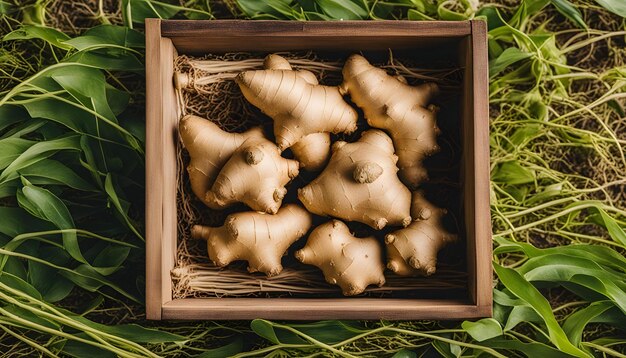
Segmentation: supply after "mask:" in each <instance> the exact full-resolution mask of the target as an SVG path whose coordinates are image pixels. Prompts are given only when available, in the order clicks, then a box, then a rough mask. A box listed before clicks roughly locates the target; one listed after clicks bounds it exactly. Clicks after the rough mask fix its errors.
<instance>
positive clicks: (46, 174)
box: [19, 159, 95, 191]
mask: <svg viewBox="0 0 626 358" xmlns="http://www.w3.org/2000/svg"><path fill="white" fill-rule="evenodd" d="M19 174H20V175H22V176H24V177H26V178H28V180H29V181H30V182H31V183H33V184H37V185H42V184H46V185H64V186H68V187H70V188H73V189H77V190H83V191H93V190H95V187H94V186H93V185H91V184H89V183H88V182H86V181H85V180H84V179H83V178H82V177H80V176H79V175H78V174H76V173H75V172H74V171H73V170H72V169H70V168H68V167H67V166H65V165H64V164H62V163H61V162H59V161H56V160H53V159H44V160H42V161H40V162H37V163H35V164H33V165H30V166H28V167H26V168H24V169H21V170H20V171H19Z"/></svg>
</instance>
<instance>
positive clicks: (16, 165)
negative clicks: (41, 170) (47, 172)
mask: <svg viewBox="0 0 626 358" xmlns="http://www.w3.org/2000/svg"><path fill="white" fill-rule="evenodd" d="M79 149H80V143H79V137H78V136H75V135H70V136H67V137H62V138H59V139H54V140H48V141H42V142H37V143H36V144H33V145H32V146H30V147H29V148H28V149H26V150H25V151H24V152H23V153H21V154H20V155H19V156H18V157H17V158H15V159H14V160H13V161H12V162H11V164H9V165H8V166H7V167H6V168H5V169H4V171H2V174H0V182H3V181H5V180H7V178H12V177H13V176H14V175H15V173H16V172H17V171H19V170H21V169H23V168H26V167H28V166H30V165H33V164H34V163H37V162H38V161H41V160H43V159H46V158H48V157H49V156H51V155H53V154H54V153H56V152H58V151H60V150H79Z"/></svg>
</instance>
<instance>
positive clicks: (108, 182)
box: [104, 173, 144, 240]
mask: <svg viewBox="0 0 626 358" xmlns="http://www.w3.org/2000/svg"><path fill="white" fill-rule="evenodd" d="M104 190H105V191H106V193H107V194H108V195H109V199H110V200H111V202H112V203H113V206H114V207H115V209H117V211H118V213H119V214H120V215H121V216H122V217H123V218H124V222H126V225H128V227H129V228H130V229H131V231H132V232H133V233H134V234H135V235H137V237H138V238H139V239H141V240H144V238H143V236H142V235H141V234H140V233H139V231H137V229H136V228H135V226H134V225H133V224H132V222H131V221H130V218H129V217H128V213H127V209H125V208H124V207H123V206H122V202H121V201H120V199H119V197H118V196H117V193H116V191H115V188H114V187H113V179H112V178H111V174H110V173H109V174H107V176H106V179H105V181H104Z"/></svg>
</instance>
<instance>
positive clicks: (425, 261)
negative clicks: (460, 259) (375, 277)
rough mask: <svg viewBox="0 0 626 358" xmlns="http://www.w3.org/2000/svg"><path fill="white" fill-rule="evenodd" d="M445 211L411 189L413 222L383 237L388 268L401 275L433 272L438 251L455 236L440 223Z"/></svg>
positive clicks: (454, 239)
mask: <svg viewBox="0 0 626 358" xmlns="http://www.w3.org/2000/svg"><path fill="white" fill-rule="evenodd" d="M446 213H447V210H446V209H442V208H438V207H436V206H435V205H433V204H432V203H430V202H429V201H428V200H426V199H425V198H424V195H423V194H422V192H420V191H418V192H414V193H413V199H412V205H411V214H412V216H413V218H414V219H415V221H414V222H412V223H411V224H410V225H409V226H407V227H405V228H403V229H400V230H398V231H394V232H392V233H390V234H388V235H387V236H386V237H385V244H386V245H387V268H389V269H390V270H391V271H393V272H395V273H396V274H398V275H401V276H416V275H421V276H430V275H432V274H434V273H435V271H436V267H437V253H438V252H439V250H441V249H442V248H443V247H444V246H445V245H447V244H449V243H451V242H454V241H456V240H457V239H458V237H457V235H454V234H451V233H450V232H448V231H447V230H446V229H444V227H443V225H442V218H443V216H444V215H446Z"/></svg>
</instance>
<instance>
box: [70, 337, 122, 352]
mask: <svg viewBox="0 0 626 358" xmlns="http://www.w3.org/2000/svg"><path fill="white" fill-rule="evenodd" d="M85 336H86V335H85ZM81 338H83V339H85V338H87V339H88V337H81ZM89 340H90V339H89ZM61 351H62V352H63V353H65V354H67V355H68V356H70V357H75V358H85V357H90V358H115V357H117V355H116V354H115V353H113V352H109V351H107V350H105V349H102V348H99V347H96V346H93V345H90V344H87V343H83V342H80V341H75V340H68V341H67V342H65V344H64V345H63V348H62V349H61Z"/></svg>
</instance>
